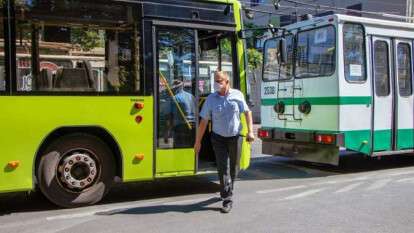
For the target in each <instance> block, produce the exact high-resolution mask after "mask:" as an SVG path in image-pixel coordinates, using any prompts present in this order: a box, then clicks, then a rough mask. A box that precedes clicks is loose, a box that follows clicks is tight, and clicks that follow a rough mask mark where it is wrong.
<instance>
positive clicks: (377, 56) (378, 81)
mask: <svg viewBox="0 0 414 233" xmlns="http://www.w3.org/2000/svg"><path fill="white" fill-rule="evenodd" d="M374 79H375V92H376V94H377V96H388V95H389V94H390V64H389V49H388V44H387V42H385V41H380V40H377V41H375V44H374Z"/></svg>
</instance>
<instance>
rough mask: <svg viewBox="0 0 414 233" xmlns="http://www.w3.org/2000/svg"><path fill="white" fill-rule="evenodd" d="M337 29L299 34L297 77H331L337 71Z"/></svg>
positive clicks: (327, 28) (318, 29)
mask: <svg viewBox="0 0 414 233" xmlns="http://www.w3.org/2000/svg"><path fill="white" fill-rule="evenodd" d="M335 41H336V38H335V28H334V27H333V26H327V27H322V28H316V29H312V30H308V31H302V32H299V33H298V42H297V54H296V71H295V77H297V78H305V77H319V76H330V75H332V74H333V72H334V71H335V51H336V48H335Z"/></svg>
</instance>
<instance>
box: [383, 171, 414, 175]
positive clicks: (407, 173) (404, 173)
mask: <svg viewBox="0 0 414 233" xmlns="http://www.w3.org/2000/svg"><path fill="white" fill-rule="evenodd" d="M410 174H414V171H402V172H395V173H390V174H389V176H402V175H410Z"/></svg>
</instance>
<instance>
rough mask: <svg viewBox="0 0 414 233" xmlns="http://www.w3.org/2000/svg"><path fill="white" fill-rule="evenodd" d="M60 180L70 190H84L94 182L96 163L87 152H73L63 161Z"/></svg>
mask: <svg viewBox="0 0 414 233" xmlns="http://www.w3.org/2000/svg"><path fill="white" fill-rule="evenodd" d="M60 170H61V180H62V181H63V183H64V184H65V185H66V186H67V187H68V188H70V189H84V188H85V187H88V186H90V185H91V184H93V182H94V181H95V178H96V176H97V170H96V161H95V160H94V159H93V158H92V156H91V155H90V154H89V153H87V152H75V153H74V154H72V155H70V156H68V157H66V158H64V159H63V162H62V165H61V166H60Z"/></svg>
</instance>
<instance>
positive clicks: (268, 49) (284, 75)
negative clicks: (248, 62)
mask: <svg viewBox="0 0 414 233" xmlns="http://www.w3.org/2000/svg"><path fill="white" fill-rule="evenodd" d="M279 40H280V38H274V39H270V40H267V41H266V43H265V47H264V70H263V80H264V81H273V80H278V79H280V80H282V79H290V78H291V77H292V72H293V65H292V64H293V45H294V43H293V36H292V35H289V36H287V37H286V46H287V57H288V59H287V63H286V64H281V63H280V52H279Z"/></svg>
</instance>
